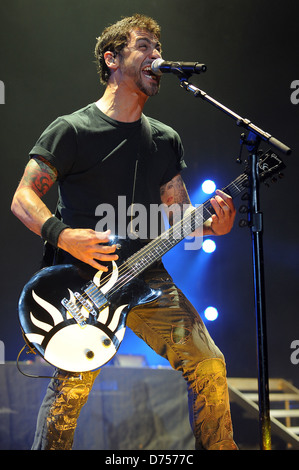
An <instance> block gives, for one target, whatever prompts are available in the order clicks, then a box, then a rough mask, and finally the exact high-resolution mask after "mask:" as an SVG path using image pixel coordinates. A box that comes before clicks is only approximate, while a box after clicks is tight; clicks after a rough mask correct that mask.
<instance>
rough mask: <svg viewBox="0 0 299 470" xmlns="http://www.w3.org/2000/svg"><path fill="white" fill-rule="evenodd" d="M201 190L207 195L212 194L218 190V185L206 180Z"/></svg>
mask: <svg viewBox="0 0 299 470" xmlns="http://www.w3.org/2000/svg"><path fill="white" fill-rule="evenodd" d="M201 189H202V190H203V192H204V193H206V194H212V193H213V192H214V191H215V189H216V184H215V183H214V181H212V180H205V181H204V182H203V183H202V185H201Z"/></svg>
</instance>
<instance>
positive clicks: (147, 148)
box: [41, 114, 156, 268]
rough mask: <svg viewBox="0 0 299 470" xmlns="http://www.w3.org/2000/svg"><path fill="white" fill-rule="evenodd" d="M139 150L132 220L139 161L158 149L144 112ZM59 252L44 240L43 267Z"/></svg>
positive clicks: (134, 136) (58, 215)
mask: <svg viewBox="0 0 299 470" xmlns="http://www.w3.org/2000/svg"><path fill="white" fill-rule="evenodd" d="M132 138H136V135H135V133H134V134H133V135H132V136H131V137H130V138H129V139H128V141H129V140H130V139H132ZM137 148H138V151H137V158H136V161H135V170H134V179H133V187H132V202H131V220H132V212H133V205H134V198H135V188H136V181H137V176H138V163H139V161H140V160H141V159H142V158H146V157H149V156H150V155H151V153H152V152H154V151H156V144H155V142H154V141H153V137H152V129H151V125H150V123H149V120H148V118H147V117H146V116H145V115H144V114H142V116H141V129H140V136H139V143H138V147H137ZM54 215H55V217H57V218H58V219H59V220H61V214H60V212H59V210H58V202H57V204H56V210H55V213H54ZM58 253H59V248H56V247H54V246H52V245H50V243H48V242H46V241H45V242H44V246H43V257H42V262H41V267H42V268H43V267H46V266H53V265H55V264H57V262H58V259H57V258H58Z"/></svg>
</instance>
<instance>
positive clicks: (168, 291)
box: [32, 263, 237, 450]
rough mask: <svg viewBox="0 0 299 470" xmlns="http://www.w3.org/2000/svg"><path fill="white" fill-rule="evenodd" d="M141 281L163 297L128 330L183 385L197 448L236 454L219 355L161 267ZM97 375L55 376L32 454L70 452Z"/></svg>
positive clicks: (134, 314) (132, 316)
mask: <svg viewBox="0 0 299 470" xmlns="http://www.w3.org/2000/svg"><path fill="white" fill-rule="evenodd" d="M145 278H146V281H147V282H148V283H149V284H150V285H151V287H153V288H154V289H159V290H160V291H161V296H160V297H159V298H158V299H157V300H156V301H155V302H153V303H151V304H147V305H143V306H138V307H135V308H134V309H132V310H131V312H130V313H129V315H128V318H127V326H128V327H129V328H131V329H132V330H133V331H134V332H135V333H136V334H137V335H138V336H139V337H140V338H142V339H143V340H144V341H145V342H146V343H147V344H148V345H149V346H150V347H151V348H152V349H153V350H154V351H156V352H157V353H158V354H159V355H161V356H163V357H165V358H166V359H167V360H168V361H169V363H170V364H171V366H172V367H173V368H174V369H175V370H178V371H180V372H181V373H182V375H183V377H184V379H185V380H186V383H187V389H188V403H189V417H190V424H191V427H192V430H193V433H194V436H195V448H196V449H198V450H236V449H237V446H236V444H235V442H234V440H233V430H232V422H231V415H230V406H229V396H228V387H227V381H226V366H225V361H224V357H223V355H222V353H221V352H220V350H219V349H218V347H217V346H216V345H215V343H214V341H213V340H212V338H211V337H210V335H209V333H208V331H207V329H206V327H205V325H204V323H203V322H202V320H201V318H200V316H199V315H198V313H197V311H196V310H195V309H194V307H193V306H192V305H191V304H190V302H189V301H188V300H187V298H186V297H185V296H184V294H183V293H182V292H181V291H180V290H179V289H178V288H177V287H176V286H175V285H174V283H173V281H172V279H171V278H170V276H169V274H168V273H167V271H166V270H165V269H164V267H163V265H162V263H160V264H158V265H156V266H155V268H152V269H151V270H148V271H147V272H146V274H145ZM98 374H99V371H93V372H86V373H82V374H81V377H78V376H76V375H72V374H70V373H67V372H64V371H61V370H57V371H56V373H55V376H54V378H53V379H52V381H51V382H50V384H49V387H48V390H47V393H46V396H45V398H44V401H43V403H42V406H41V408H40V412H39V416H38V421H37V429H36V434H35V439H34V443H33V447H32V449H34V450H37V449H44V450H48V449H52V450H56V449H57V450H58V449H61V450H67V449H71V448H72V444H73V438H74V433H75V429H76V425H77V419H78V417H79V414H80V411H81V409H82V407H83V405H84V404H85V403H86V401H87V399H88V395H89V393H90V391H91V389H92V386H93V383H94V380H95V378H96V377H97V375H98ZM140 419H142V416H141V417H140Z"/></svg>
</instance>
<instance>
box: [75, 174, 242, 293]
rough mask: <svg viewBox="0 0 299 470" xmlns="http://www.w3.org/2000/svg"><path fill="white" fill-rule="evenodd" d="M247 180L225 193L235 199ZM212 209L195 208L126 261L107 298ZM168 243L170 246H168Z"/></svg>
mask: <svg viewBox="0 0 299 470" xmlns="http://www.w3.org/2000/svg"><path fill="white" fill-rule="evenodd" d="M247 180H248V177H247V175H246V174H244V173H243V174H242V175H240V176H239V177H238V178H237V179H236V180H235V181H233V182H232V183H231V184H230V185H228V186H227V187H226V188H224V189H223V191H224V192H225V191H228V190H229V193H230V195H231V196H232V197H233V198H234V197H236V196H237V195H238V194H239V193H240V192H241V191H242V190H243V189H245V188H244V187H242V185H243V183H244V182H245V181H247ZM210 207H211V204H210V200H208V201H206V202H204V203H203V204H201V205H200V206H198V207H197V208H195V209H194V210H193V211H192V212H191V213H189V214H187V215H185V216H184V217H183V218H182V219H181V220H180V221H178V222H177V223H176V224H174V225H173V226H172V227H170V228H169V229H168V230H166V231H165V232H163V233H162V234H160V235H159V236H158V237H157V238H156V239H155V240H152V241H151V242H149V243H148V244H147V245H146V246H145V247H143V248H141V250H139V251H138V252H137V253H136V254H134V255H132V256H130V257H129V258H128V259H127V260H126V261H124V263H123V264H122V265H121V266H120V267H119V271H118V273H119V276H118V279H117V281H116V283H115V284H114V286H113V288H112V289H111V290H110V291H109V292H108V294H106V298H109V297H111V296H112V295H113V294H114V293H115V292H117V290H118V289H120V288H121V287H122V286H124V285H125V284H126V283H128V282H129V281H130V280H132V279H133V278H134V277H136V276H138V275H139V274H140V273H141V272H142V271H143V270H144V263H146V262H147V260H146V259H145V258H146V257H147V258H149V257H152V259H151V260H150V263H149V264H148V266H150V265H151V264H152V263H154V262H155V261H157V260H158V259H160V258H161V253H155V252H154V250H156V251H157V247H159V246H161V244H162V246H163V247H164V248H165V247H166V248H167V250H169V249H170V248H172V247H173V246H175V245H176V244H178V243H179V242H180V241H182V240H183V239H184V238H185V236H182V235H181V232H182V227H183V225H184V224H186V221H187V220H188V219H189V222H188V223H190V232H189V234H191V233H192V232H193V231H194V229H195V227H194V228H193V227H191V224H192V222H194V220H196V217H197V218H198V217H199V216H201V214H200V212H201V211H200V210H201V209H202V213H204V212H205V215H206V218H204V217H202V216H201V218H202V220H201V221H200V223H202V224H203V223H204V222H205V221H206V220H207V219H208V218H209V217H211V215H212V213H211V212H210V211H209V209H210ZM197 223H198V221H196V224H197ZM168 235H171V237H172V238H171V237H170V238H168ZM173 235H180V238H174V237H173ZM166 237H167V238H166ZM163 239H164V240H163ZM174 240H175V242H174ZM167 243H168V244H169V245H170V246H169V245H167ZM153 252H154V253H153ZM164 253H166V252H165V251H164V250H163V253H162V255H163V254H164ZM157 255H158V256H157ZM140 261H142V262H143V266H142V265H141V264H139V266H138V267H137V270H136V271H135V272H134V264H135V269H136V264H137V263H140ZM111 276H112V273H109V274H107V275H106V276H105V277H104V278H103V280H102V283H101V285H100V287H98V286H97V285H96V284H94V289H93V290H91V293H93V292H94V291H95V292H98V291H99V290H100V289H101V288H102V287H104V286H105V285H106V284H107V283H108V282H109V281H110V279H111ZM84 296H85V299H86V300H90V298H89V297H88V296H87V294H84V293H83V294H82V297H84Z"/></svg>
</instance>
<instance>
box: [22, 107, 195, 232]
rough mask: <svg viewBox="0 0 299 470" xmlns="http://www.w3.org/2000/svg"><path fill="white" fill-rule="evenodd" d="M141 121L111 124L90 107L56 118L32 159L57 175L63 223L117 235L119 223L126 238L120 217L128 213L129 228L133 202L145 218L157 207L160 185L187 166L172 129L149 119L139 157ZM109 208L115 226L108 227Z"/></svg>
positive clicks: (38, 144) (46, 131) (112, 121)
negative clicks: (148, 140) (145, 148)
mask: <svg viewBox="0 0 299 470" xmlns="http://www.w3.org/2000/svg"><path fill="white" fill-rule="evenodd" d="M141 122H142V120H141V119H140V120H139V121H136V122H133V123H123V122H118V121H115V120H113V119H111V118H109V117H108V116H106V115H105V114H103V113H102V112H101V111H100V110H99V108H98V107H97V106H96V104H95V103H92V104H89V105H88V106H86V107H85V108H83V109H80V110H78V111H76V112H74V113H73V114H69V115H65V116H61V117H59V118H57V119H56V120H55V121H54V122H53V123H52V124H50V126H49V127H48V128H47V129H46V130H45V131H44V132H43V134H42V135H41V137H40V138H39V139H38V141H37V142H36V144H35V146H34V147H33V149H32V150H31V152H30V156H31V157H32V156H34V155H41V156H42V157H44V158H45V159H47V160H48V161H49V162H50V163H51V164H52V165H53V166H54V167H55V168H56V170H57V171H58V188H59V189H58V191H59V204H58V209H59V212H60V214H61V217H62V220H63V221H64V222H65V223H66V224H68V225H69V226H71V227H72V228H92V229H94V230H95V229H96V230H100V231H101V230H104V229H106V228H111V230H112V232H115V233H118V231H119V230H120V225H121V223H122V225H121V232H122V234H121V235H124V234H123V231H124V223H123V222H124V220H123V216H124V212H128V214H127V218H126V225H125V226H126V227H127V222H128V220H129V219H131V220H132V211H131V209H132V203H134V206H133V208H135V210H136V209H138V207H139V208H140V205H141V206H142V207H144V208H145V210H146V211H147V212H148V213H149V211H150V206H151V205H160V204H161V199H160V186H161V185H162V184H165V183H167V182H168V181H170V180H171V179H172V178H173V177H174V176H175V175H176V174H177V173H178V172H180V171H181V170H182V169H183V168H184V167H185V166H186V165H185V162H184V160H183V147H182V143H181V140H180V137H179V135H178V134H177V133H176V132H175V131H174V130H173V129H172V128H170V127H169V126H166V125H165V124H162V123H161V122H159V121H157V120H155V119H152V118H148V122H149V124H150V128H151V132H152V141H153V143H152V148H151V151H149V152H140V148H142V147H140V136H141V135H142V133H141V132H142V131H141V128H142V124H141ZM141 153H142V155H141ZM138 205H139V206H138ZM129 207H130V210H129V211H128V208H129ZM112 208H113V209H114V216H115V223H114V221H113V223H111V224H110V225H112V227H109V226H108V225H109V223H110V222H111V214H112ZM105 209H106V210H105ZM107 211H108V212H109V216H108V215H107ZM135 216H137V212H135ZM120 217H122V221H121V222H120ZM133 219H134V217H133ZM104 222H107V226H103V224H104ZM113 225H114V226H113ZM143 233H144V231H143ZM144 238H146V237H144ZM147 238H151V237H150V236H149V231H148V232H147Z"/></svg>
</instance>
